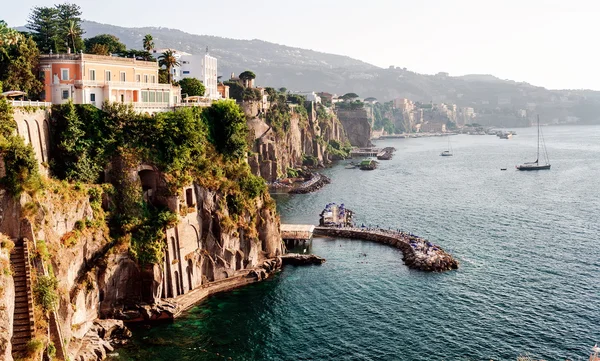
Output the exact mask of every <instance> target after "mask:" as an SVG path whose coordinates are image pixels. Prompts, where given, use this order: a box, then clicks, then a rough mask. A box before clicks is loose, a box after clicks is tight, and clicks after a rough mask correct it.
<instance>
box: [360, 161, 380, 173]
mask: <svg viewBox="0 0 600 361" xmlns="http://www.w3.org/2000/svg"><path fill="white" fill-rule="evenodd" d="M359 168H360V169H361V170H374V169H376V168H377V162H376V161H374V160H372V159H365V160H363V161H362V162H360V165H359Z"/></svg>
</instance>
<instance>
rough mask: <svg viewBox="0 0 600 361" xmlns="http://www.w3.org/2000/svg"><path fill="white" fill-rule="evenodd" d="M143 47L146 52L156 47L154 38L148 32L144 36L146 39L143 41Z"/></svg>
mask: <svg viewBox="0 0 600 361" xmlns="http://www.w3.org/2000/svg"><path fill="white" fill-rule="evenodd" d="M142 45H143V48H144V50H145V51H146V52H148V53H150V51H151V50H152V49H154V38H153V37H152V35H150V34H146V35H145V36H144V40H143V41H142Z"/></svg>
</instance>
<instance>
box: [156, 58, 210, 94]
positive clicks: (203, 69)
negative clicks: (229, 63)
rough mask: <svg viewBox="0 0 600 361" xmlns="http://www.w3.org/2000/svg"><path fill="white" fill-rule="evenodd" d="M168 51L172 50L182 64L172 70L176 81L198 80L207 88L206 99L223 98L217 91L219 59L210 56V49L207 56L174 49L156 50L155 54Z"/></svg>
mask: <svg viewBox="0 0 600 361" xmlns="http://www.w3.org/2000/svg"><path fill="white" fill-rule="evenodd" d="M166 50H171V51H172V52H173V53H174V55H175V57H176V58H177V60H178V61H179V64H180V65H179V66H178V67H174V68H173V69H171V72H172V73H173V80H174V81H180V80H181V79H183V78H196V79H198V80H200V81H201V82H202V83H203V84H204V86H205V87H206V92H205V93H204V96H205V97H207V98H209V99H220V98H221V94H220V93H219V91H218V90H217V76H218V75H217V74H218V66H217V65H218V63H217V58H215V57H212V56H210V55H209V54H208V49H207V52H206V54H205V55H193V54H190V53H186V52H183V51H178V50H174V49H155V50H153V53H155V56H158V55H160V54H161V53H163V52H164V51H166Z"/></svg>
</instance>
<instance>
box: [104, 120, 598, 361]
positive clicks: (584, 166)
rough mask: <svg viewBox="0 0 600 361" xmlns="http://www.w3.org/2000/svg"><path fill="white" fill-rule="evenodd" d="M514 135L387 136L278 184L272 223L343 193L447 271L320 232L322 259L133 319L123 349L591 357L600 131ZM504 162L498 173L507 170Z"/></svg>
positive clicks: (302, 217)
mask: <svg viewBox="0 0 600 361" xmlns="http://www.w3.org/2000/svg"><path fill="white" fill-rule="evenodd" d="M517 131H518V134H517V135H516V136H514V137H513V138H512V139H509V140H503V139H499V138H498V137H496V136H490V135H479V136H475V135H456V136H451V137H450V145H451V147H452V149H453V153H454V156H452V157H441V156H440V153H441V152H442V151H443V150H446V149H447V147H448V138H447V137H431V138H416V139H388V140H382V141H375V144H376V145H377V146H380V147H383V146H392V147H395V148H396V149H397V151H396V153H395V155H394V157H393V159H392V160H389V161H380V164H379V167H378V168H377V169H376V170H373V171H361V170H358V169H345V165H346V163H347V161H341V162H339V163H338V164H336V165H334V166H333V167H332V168H329V169H326V170H324V171H323V172H324V173H325V174H327V175H328V176H329V177H330V178H331V180H332V183H331V184H330V185H328V186H326V187H325V188H323V189H321V190H319V191H318V192H316V193H312V194H305V195H287V194H276V195H274V197H275V199H276V201H277V205H278V209H279V212H280V214H281V219H282V222H284V223H301V224H317V223H318V220H319V213H320V212H321V210H322V209H323V208H324V207H325V205H326V204H327V203H330V202H336V203H338V204H340V203H344V205H345V206H346V208H348V209H352V210H353V211H354V213H355V222H356V223H357V224H358V225H363V224H364V225H365V226H374V227H380V228H391V229H401V230H405V231H409V232H412V233H414V234H417V235H419V236H422V237H425V238H427V239H428V240H430V241H432V242H434V243H437V244H438V245H440V246H442V247H443V248H444V249H445V250H446V251H449V252H450V253H451V254H452V255H453V256H454V257H456V258H457V259H458V260H459V261H460V268H459V270H457V271H451V272H446V273H425V272H421V271H415V270H409V269H408V268H407V267H406V266H405V265H404V264H403V262H402V254H401V252H400V251H399V250H397V249H394V248H391V247H389V246H385V245H380V244H376V243H371V242H366V241H358V240H347V239H331V238H314V239H313V240H312V242H311V243H310V244H307V245H306V246H302V247H300V251H301V252H304V251H306V252H312V253H314V254H316V255H319V256H321V257H324V258H326V259H327V262H326V263H324V264H323V265H320V266H305V267H292V266H289V267H285V269H284V270H283V271H282V272H280V273H279V274H278V275H276V276H275V277H273V278H271V279H269V280H267V281H265V282H262V283H259V284H255V285H251V286H249V287H245V288H241V289H237V290H235V291H233V292H229V293H223V294H219V295H216V296H213V297H211V298H209V299H207V300H205V301H204V302H202V303H200V304H199V305H197V306H196V307H194V308H192V309H191V310H190V311H189V312H187V313H186V314H185V316H184V317H182V318H181V319H178V320H177V321H176V322H173V323H166V324H162V325H153V326H134V327H133V334H134V337H133V339H132V340H131V342H130V344H129V345H128V346H126V347H124V348H121V349H117V350H116V351H115V353H113V358H114V359H117V360H165V361H173V360H177V361H182V360H236V361H241V360H248V361H250V360H290V361H293V360H340V361H341V360H344V361H346V360H348V361H350V360H356V361H358V360H371V361H379V360H381V361H383V360H516V359H517V357H518V356H519V355H523V356H524V355H529V356H531V357H532V358H534V359H544V360H548V361H552V360H557V361H558V360H560V361H564V360H567V359H568V360H571V361H578V360H588V358H589V355H590V353H591V348H592V347H593V346H594V344H596V343H600V243H599V242H600V224H599V221H600V189H599V188H600V126H546V127H542V131H543V134H544V139H545V143H546V147H547V151H548V154H549V159H550V163H551V164H552V169H551V170H541V171H534V172H520V171H517V170H515V165H517V164H520V163H523V162H526V161H534V160H535V157H536V139H537V135H536V128H526V129H517ZM502 169H506V170H502Z"/></svg>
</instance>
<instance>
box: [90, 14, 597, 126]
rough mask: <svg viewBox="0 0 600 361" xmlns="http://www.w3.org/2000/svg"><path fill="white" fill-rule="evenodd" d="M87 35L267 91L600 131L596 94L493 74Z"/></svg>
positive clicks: (161, 35) (160, 32)
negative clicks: (420, 105)
mask: <svg viewBox="0 0 600 361" xmlns="http://www.w3.org/2000/svg"><path fill="white" fill-rule="evenodd" d="M83 28H84V29H85V31H86V34H85V36H86V37H91V36H95V35H98V34H102V33H109V34H114V35H116V36H118V37H119V38H120V39H121V41H122V42H124V43H125V44H126V45H127V46H128V47H130V48H138V49H139V48H141V44H142V38H143V37H144V35H145V34H152V36H153V37H154V40H155V44H156V47H157V48H166V47H170V48H175V49H179V50H182V51H186V52H189V53H193V54H202V53H204V52H205V49H206V47H208V48H209V51H210V53H211V55H213V56H215V57H217V58H218V59H219V75H223V78H224V79H227V78H228V77H229V75H230V74H231V73H232V72H234V73H236V74H239V73H240V72H242V71H244V70H248V69H249V70H252V71H254V72H255V73H256V74H257V83H258V84H259V85H262V86H273V87H277V88H279V87H286V88H288V89H290V90H302V91H311V90H314V91H328V92H332V93H337V94H343V93H347V92H355V93H357V94H359V95H360V96H362V97H368V96H373V97H376V98H377V99H379V100H380V101H386V100H391V99H393V98H397V97H404V98H409V99H412V100H414V101H421V102H430V101H433V102H450V103H456V104H457V105H459V106H461V107H466V106H469V107H473V108H475V109H476V111H478V112H482V113H483V112H487V113H488V114H492V113H498V114H502V115H503V116H505V115H506V114H511V112H515V111H517V110H518V109H527V110H528V111H529V113H528V114H530V117H531V116H533V114H534V113H538V114H540V115H541V116H543V117H544V119H546V122H568V121H574V120H578V121H579V122H582V123H598V124H600V92H596V91H589V90H574V91H571V90H548V89H545V88H543V87H537V86H533V85H531V84H528V83H522V82H521V83H520V82H515V81H509V80H502V79H499V78H497V77H495V76H493V75H487V74H472V75H465V76H460V77H451V76H448V75H447V74H445V73H439V74H437V75H424V74H418V73H414V72H411V71H409V70H407V69H406V68H403V69H402V68H398V67H397V68H394V69H382V68H379V67H376V66H374V65H371V64H368V63H365V62H363V61H360V60H356V59H352V58H350V57H347V56H340V55H333V54H327V53H322V52H317V51H312V50H306V49H299V48H293V47H288V46H284V45H279V44H274V43H269V42H266V41H261V40H236V39H227V38H221V37H216V36H206V35H193V34H189V33H185V32H182V31H180V30H175V29H168V28H156V27H146V28H124V27H119V26H113V25H105V24H100V23H96V22H91V21H85V22H84V24H83ZM490 119H493V117H491V118H490Z"/></svg>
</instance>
